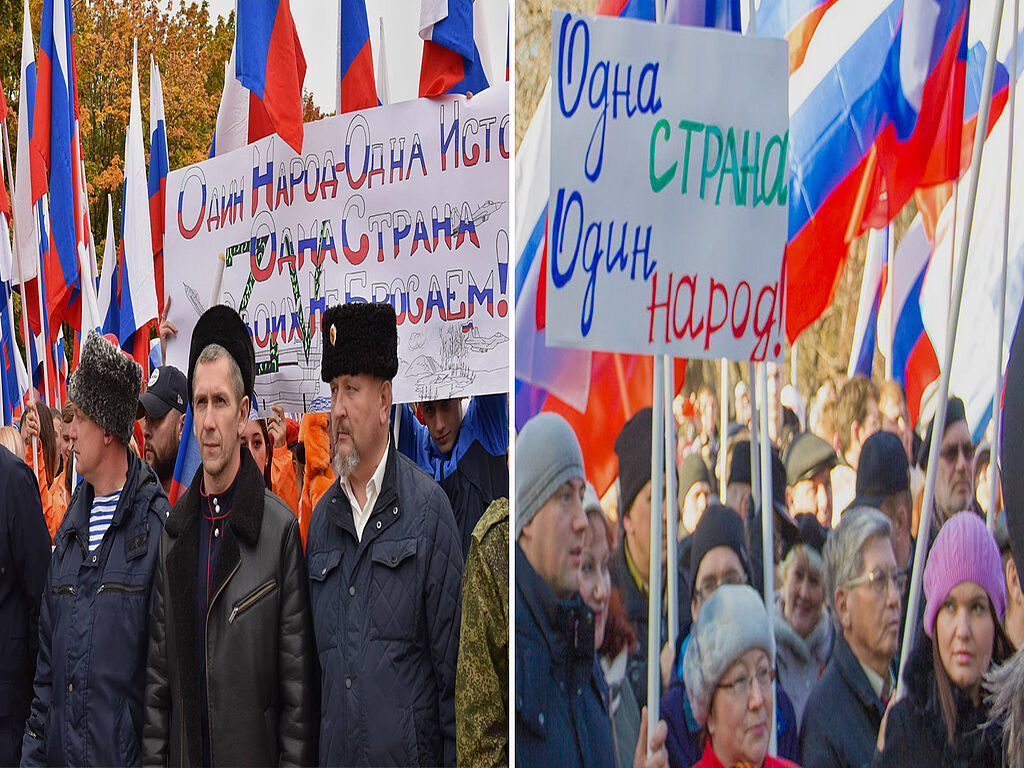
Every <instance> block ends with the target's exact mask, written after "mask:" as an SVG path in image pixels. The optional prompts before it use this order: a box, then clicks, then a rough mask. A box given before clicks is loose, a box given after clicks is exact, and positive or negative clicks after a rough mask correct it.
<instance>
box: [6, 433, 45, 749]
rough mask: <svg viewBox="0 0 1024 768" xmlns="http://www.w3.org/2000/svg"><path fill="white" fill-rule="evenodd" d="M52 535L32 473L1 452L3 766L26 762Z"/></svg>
mask: <svg viewBox="0 0 1024 768" xmlns="http://www.w3.org/2000/svg"><path fill="white" fill-rule="evenodd" d="M49 563H50V534H49V532H48V531H47V528H46V520H44V519H43V508H42V504H41V502H40V499H39V486H38V485H37V484H36V480H35V478H34V477H33V476H32V470H31V469H29V468H28V466H27V465H26V464H25V462H24V461H22V460H21V459H20V458H18V457H17V456H15V455H14V454H13V453H11V452H10V451H8V450H7V449H6V448H4V449H2V450H0V765H17V764H18V763H19V762H20V761H21V742H22V739H23V737H24V735H25V720H26V719H27V718H28V712H29V707H30V706H31V705H32V679H33V678H34V677H35V670H36V653H37V651H38V648H39V606H40V602H41V600H42V596H43V587H44V586H45V584H46V569H47V566H48V565H49Z"/></svg>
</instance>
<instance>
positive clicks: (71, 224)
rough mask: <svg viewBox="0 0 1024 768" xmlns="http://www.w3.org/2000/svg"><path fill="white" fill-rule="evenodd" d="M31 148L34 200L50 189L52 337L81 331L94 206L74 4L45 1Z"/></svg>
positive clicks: (49, 306) (48, 303) (45, 264)
mask: <svg viewBox="0 0 1024 768" xmlns="http://www.w3.org/2000/svg"><path fill="white" fill-rule="evenodd" d="M37 72H38V79H37V88H36V99H35V115H34V119H33V124H32V139H31V146H32V150H33V154H34V156H35V158H36V159H37V160H38V161H39V162H33V166H32V198H33V200H34V201H39V200H40V198H42V197H43V195H45V194H47V189H49V206H48V207H49V223H50V226H49V233H48V235H49V241H50V242H49V244H48V250H47V252H46V255H45V256H44V259H43V267H44V271H45V273H46V279H45V283H46V296H45V298H46V311H47V314H48V320H49V338H50V341H51V343H52V342H53V341H56V336H57V334H58V332H59V330H60V323H61V322H62V321H67V322H68V323H69V324H70V325H71V326H72V327H74V328H77V329H80V328H81V301H80V292H81V279H80V275H79V261H78V258H79V257H78V248H79V245H80V244H81V245H83V246H85V247H86V248H87V247H88V236H87V234H86V226H87V225H86V221H87V217H88V204H87V201H86V200H85V185H84V179H83V165H82V159H81V141H80V136H79V132H78V129H79V123H78V82H77V76H76V70H75V47H74V30H73V23H72V17H71V0H44V2H43V14H42V24H41V27H40V35H39V62H38V68H37Z"/></svg>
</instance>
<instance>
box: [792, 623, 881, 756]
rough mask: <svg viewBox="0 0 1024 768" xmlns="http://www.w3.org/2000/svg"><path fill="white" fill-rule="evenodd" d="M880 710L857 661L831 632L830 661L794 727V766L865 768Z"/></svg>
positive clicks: (878, 703)
mask: <svg viewBox="0 0 1024 768" xmlns="http://www.w3.org/2000/svg"><path fill="white" fill-rule="evenodd" d="M884 711H885V710H884V707H883V706H882V700H881V699H879V698H878V696H876V695H875V691H874V689H873V688H872V687H871V683H869V682H868V678H867V675H865V674H864V669H863V668H862V667H861V665H860V662H859V661H857V657H856V656H854V655H853V651H852V650H850V646H849V644H848V643H847V642H846V640H845V638H843V636H842V635H841V634H837V635H836V640H835V645H834V646H833V648H832V658H831V659H830V660H829V662H828V664H827V665H826V667H825V671H824V672H823V673H822V675H821V679H820V680H818V682H817V684H816V685H815V686H814V688H812V689H811V693H810V695H809V696H808V697H807V706H806V708H805V709H804V719H803V724H802V725H801V727H800V756H801V759H800V764H801V765H802V766H804V768H863V766H866V765H868V764H870V762H871V758H872V755H874V753H875V740H876V739H877V738H878V727H879V725H881V722H882V714H883V713H884Z"/></svg>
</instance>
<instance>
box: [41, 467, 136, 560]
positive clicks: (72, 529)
mask: <svg viewBox="0 0 1024 768" xmlns="http://www.w3.org/2000/svg"><path fill="white" fill-rule="evenodd" d="M124 450H125V452H126V453H127V454H128V473H127V475H125V479H124V485H123V486H122V487H121V496H120V498H118V500H117V508H116V509H115V510H114V517H113V519H112V520H111V521H110V527H111V528H117V527H118V526H120V525H121V523H122V521H123V520H124V517H125V515H126V514H127V510H128V508H129V506H130V505H131V501H132V499H133V498H134V496H135V494H134V493H133V491H135V490H137V489H136V486H139V487H141V486H142V484H143V483H144V482H145V480H146V476H147V475H146V473H145V472H141V471H140V470H141V468H142V466H141V465H142V462H141V461H140V460H139V457H138V456H136V455H135V454H134V453H132V452H131V451H130V450H128V449H127V448H125V449H124ZM126 489H127V490H128V491H129V492H128V493H125V490H126ZM94 498H95V489H94V488H93V487H92V484H91V483H89V482H87V481H84V480H83V481H82V482H81V483H80V484H79V486H78V488H76V489H75V493H74V494H73V495H72V497H71V501H70V503H69V504H68V510H67V514H66V515H65V516H64V519H65V523H63V524H62V525H61V527H60V530H59V531H58V533H57V538H58V539H63V540H64V546H66V545H67V539H68V537H76V536H77V537H78V538H80V539H81V540H82V541H84V542H88V541H89V515H90V513H91V512H92V502H93V499H94Z"/></svg>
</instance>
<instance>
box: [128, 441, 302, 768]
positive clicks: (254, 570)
mask: <svg viewBox="0 0 1024 768" xmlns="http://www.w3.org/2000/svg"><path fill="white" fill-rule="evenodd" d="M202 472H203V468H202V467H199V469H198V470H197V472H196V475H195V477H194V478H193V480H192V482H191V484H190V485H189V487H188V491H187V492H186V493H185V495H184V496H182V497H181V498H180V499H178V503H177V504H175V505H174V509H173V510H172V511H171V515H170V517H169V518H168V520H167V526H166V530H165V532H164V535H163V538H162V539H161V541H160V559H159V564H158V567H157V572H156V580H155V586H154V590H153V617H152V632H151V638H150V644H149V664H148V668H147V676H146V728H145V760H146V763H147V764H148V765H201V764H202V762H203V751H202V732H201V722H200V716H199V708H200V700H201V691H200V686H201V685H203V684H204V683H205V684H206V686H207V691H206V693H207V703H208V707H209V728H210V754H211V757H212V760H213V764H214V765H312V764H313V763H315V762H316V754H317V752H316V739H317V721H318V718H319V697H318V689H317V677H316V656H315V650H314V647H313V624H312V619H311V617H310V611H309V593H308V586H307V583H306V563H305V560H304V559H303V557H302V543H301V541H300V538H299V524H298V520H296V518H295V513H294V512H292V511H291V510H290V509H289V508H288V507H286V506H285V505H284V503H283V502H282V501H281V500H280V499H279V498H278V497H277V496H274V495H273V494H272V493H270V491H267V490H266V489H265V488H264V485H263V474H262V473H261V472H260V470H259V468H258V467H257V466H256V462H255V461H253V459H252V457H251V456H250V455H249V452H248V451H247V450H245V449H244V448H243V449H242V464H241V467H240V468H239V470H238V478H237V480H236V481H235V482H236V489H235V495H234V500H233V502H232V506H231V511H230V514H229V515H228V518H227V522H226V523H225V525H224V529H223V530H224V535H223V537H222V540H221V544H220V551H219V553H218V554H217V558H216V560H215V561H214V563H213V568H212V578H211V585H210V594H211V596H212V597H211V598H210V605H209V609H208V611H207V619H206V625H207V637H206V680H205V681H204V680H199V679H197V678H198V675H199V664H198V663H197V659H196V653H197V644H198V642H199V640H198V638H199V635H198V634H197V633H198V632H199V627H198V626H197V610H196V606H197V604H198V597H197V590H198V580H199V559H198V558H199V517H200V514H201V512H200V503H201V490H200V489H201V487H202V482H201V480H202Z"/></svg>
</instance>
